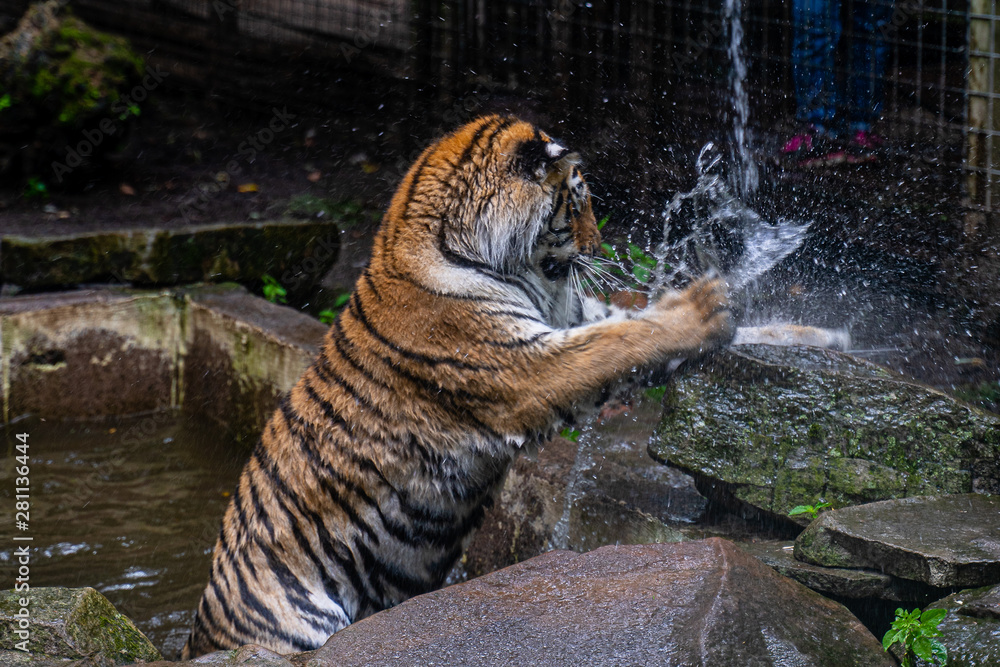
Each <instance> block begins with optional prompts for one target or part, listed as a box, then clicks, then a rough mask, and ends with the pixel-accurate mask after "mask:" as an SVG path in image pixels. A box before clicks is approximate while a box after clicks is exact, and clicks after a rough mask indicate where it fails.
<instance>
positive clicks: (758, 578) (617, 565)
mask: <svg viewBox="0 0 1000 667" xmlns="http://www.w3.org/2000/svg"><path fill="white" fill-rule="evenodd" d="M386 637H391V638H392V640H391V641H385V638H386ZM290 660H291V661H292V663H293V664H295V665H302V666H304V665H309V664H315V663H310V661H311V660H317V661H319V664H337V665H391V664H432V663H433V664H444V665H499V664H532V665H579V664H581V661H582V662H583V663H585V664H645V665H652V664H673V665H689V664H690V665H695V664H704V665H748V666H753V667H765V666H767V665H811V666H814V667H824V666H830V667H842V666H843V665H867V666H870V667H875V666H878V665H887V666H888V665H893V664H894V663H893V661H892V660H891V658H889V657H888V656H887V655H886V654H885V653H884V652H883V651H882V647H881V645H880V644H879V642H878V641H877V640H876V639H875V638H874V637H873V636H872V635H871V634H870V633H869V632H868V631H867V630H866V629H865V628H864V626H862V625H861V623H860V622H859V621H858V620H857V619H856V618H854V617H853V616H852V615H851V614H850V613H849V612H848V611H847V610H846V609H844V608H843V607H842V606H841V605H839V604H837V603H835V602H831V601H830V600H827V599H825V598H823V597H822V596H820V595H819V594H817V593H814V592H813V591H810V590H809V589H807V588H805V587H804V586H801V585H799V584H798V583H796V582H794V581H791V580H789V579H786V578H783V577H779V576H778V575H776V574H775V573H774V572H772V571H771V570H770V569H769V568H768V567H766V566H764V565H762V564H761V563H760V562H759V561H757V560H756V559H755V558H752V557H750V556H748V555H746V554H744V553H743V552H742V551H740V550H739V549H738V548H737V547H736V546H735V545H733V544H732V543H731V542H728V541H726V540H721V539H718V538H713V539H708V540H699V541H691V542H682V543H678V544H656V545H640V546H634V545H632V546H619V547H615V546H608V547H603V548H601V549H598V550H596V551H592V552H590V553H587V554H576V553H572V552H566V551H553V552H549V553H546V554H543V555H541V556H538V557H536V558H533V559H531V560H529V561H527V562H525V563H520V564H518V565H514V566H511V567H509V568H506V569H504V570H500V571H498V572H494V573H491V574H488V575H485V576H483V577H480V578H478V579H475V580H472V581H469V582H465V583H462V584H458V585H455V586H451V587H449V588H446V589H443V590H440V591H436V592H433V593H428V594H426V595H421V596H418V597H416V598H413V599H411V600H408V601H406V602H404V603H402V604H400V605H399V606H397V607H394V608H392V609H390V610H387V611H384V612H382V613H379V614H376V615H375V616H371V617H369V618H367V619H364V620H362V621H360V622H358V623H355V624H354V625H351V626H349V627H347V628H346V629H344V630H342V631H340V632H338V633H337V634H335V635H334V636H333V637H331V639H330V640H329V641H328V642H327V644H326V645H325V646H324V647H323V648H321V649H318V650H317V651H313V652H310V653H304V654H300V655H297V656H290Z"/></svg>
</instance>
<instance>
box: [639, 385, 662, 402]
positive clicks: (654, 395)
mask: <svg viewBox="0 0 1000 667" xmlns="http://www.w3.org/2000/svg"><path fill="white" fill-rule="evenodd" d="M666 393H667V385H665V384H661V385H660V386H658V387H650V388H649V389H646V390H644V391H643V392H642V395H643V396H645V397H646V398H650V399H652V400H654V401H657V402H659V401H662V400H663V397H664V396H665V395H666Z"/></svg>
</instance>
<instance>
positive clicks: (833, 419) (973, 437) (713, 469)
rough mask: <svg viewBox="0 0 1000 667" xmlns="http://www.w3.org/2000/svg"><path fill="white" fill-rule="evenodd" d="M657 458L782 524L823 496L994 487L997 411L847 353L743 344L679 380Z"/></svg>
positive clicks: (861, 499)
mask: <svg viewBox="0 0 1000 667" xmlns="http://www.w3.org/2000/svg"><path fill="white" fill-rule="evenodd" d="M650 453H651V454H652V455H653V457H654V458H657V459H658V460H660V461H664V462H666V463H669V464H670V465H673V466H676V467H678V468H681V469H682V470H684V471H686V472H689V473H691V474H692V475H694V477H695V480H696V482H697V483H698V486H699V489H700V490H701V491H702V493H705V494H706V495H710V496H711V497H713V498H714V499H716V500H722V501H725V502H729V503H733V504H736V505H740V506H742V508H743V509H746V508H748V507H749V508H752V509H753V510H756V511H758V512H760V513H763V514H765V515H769V516H771V517H772V518H779V519H780V520H784V519H785V518H786V517H787V514H788V512H789V510H791V509H792V508H793V507H795V506H797V505H814V504H816V503H817V502H818V501H819V500H820V499H823V500H825V501H827V502H830V503H832V505H833V506H834V507H844V506H847V505H854V504H858V503H866V502H872V501H876V500H883V499H889V498H900V497H906V496H913V495H924V494H931V493H966V492H969V491H974V490H975V491H986V492H995V489H997V488H998V487H1000V475H998V471H997V466H996V461H997V460H1000V418H997V417H996V416H994V415H990V414H988V413H985V412H982V411H980V410H976V409H975V408H972V407H971V406H969V405H967V404H965V403H962V402H961V401H958V400H956V399H954V398H952V397H950V396H948V395H947V394H944V393H942V392H940V391H936V390H934V389H931V388H929V387H925V386H923V385H919V384H917V383H915V382H911V381H908V380H907V379H906V378H904V377H902V376H899V375H897V374H894V373H892V372H890V371H888V370H886V369H884V368H882V367H879V366H876V365H874V364H870V363H867V362H865V361H862V360H858V359H855V358H852V357H850V356H849V355H845V354H841V353H838V352H834V351H831V350H819V349H816V348H777V347H768V346H745V347H741V348H740V350H739V351H736V350H727V351H725V352H722V353H720V354H718V355H716V356H715V357H713V358H711V359H709V360H707V361H705V362H704V363H702V364H700V365H699V366H697V367H695V368H694V369H692V370H691V371H690V372H688V373H685V374H683V375H681V376H679V377H678V378H677V379H676V381H675V382H674V383H673V384H672V385H671V387H670V389H669V391H668V392H667V394H666V396H665V397H664V416H663V419H662V421H661V423H660V425H659V427H658V429H657V431H656V433H655V434H654V436H653V438H652V440H651V443H650ZM795 520H796V521H798V522H800V523H801V524H802V525H805V524H806V523H808V520H807V519H806V518H805V517H799V518H796V519H795Z"/></svg>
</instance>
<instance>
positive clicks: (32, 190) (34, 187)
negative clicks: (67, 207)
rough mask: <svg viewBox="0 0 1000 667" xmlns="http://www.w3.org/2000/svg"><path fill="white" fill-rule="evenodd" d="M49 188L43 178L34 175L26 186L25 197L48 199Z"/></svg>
mask: <svg viewBox="0 0 1000 667" xmlns="http://www.w3.org/2000/svg"><path fill="white" fill-rule="evenodd" d="M48 197H49V189H48V187H47V186H46V185H45V183H44V182H42V180H41V179H39V178H36V177H34V176H32V177H31V178H29V179H28V182H27V184H26V185H25V186H24V198H25V199H48Z"/></svg>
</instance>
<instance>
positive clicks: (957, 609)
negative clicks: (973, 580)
mask: <svg viewBox="0 0 1000 667" xmlns="http://www.w3.org/2000/svg"><path fill="white" fill-rule="evenodd" d="M998 599H1000V586H993V587H984V588H977V589H971V590H964V591H959V592H958V593H955V594H953V595H949V596H948V597H946V598H944V599H943V600H939V601H938V602H935V603H934V604H932V605H930V607H929V608H931V609H947V610H948V615H947V616H945V617H944V620H943V621H941V624H940V625H939V626H938V629H940V630H941V636H940V637H938V638H937V639H938V641H940V642H941V643H942V644H944V645H945V648H947V649H948V667H988V666H991V665H1000V616H998V615H997V613H996V612H997V601H998ZM984 610H986V611H984Z"/></svg>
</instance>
